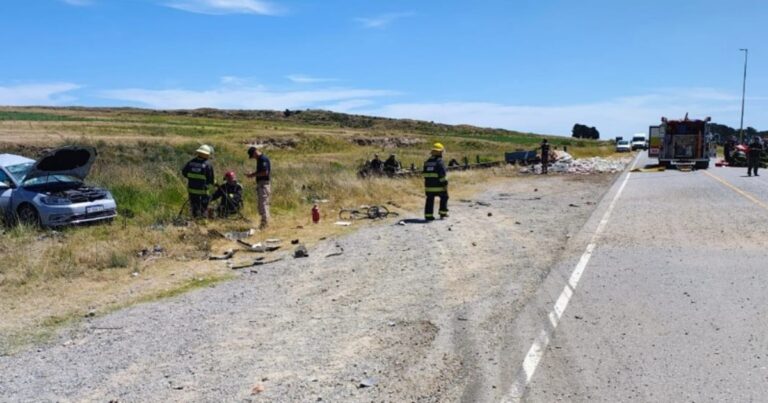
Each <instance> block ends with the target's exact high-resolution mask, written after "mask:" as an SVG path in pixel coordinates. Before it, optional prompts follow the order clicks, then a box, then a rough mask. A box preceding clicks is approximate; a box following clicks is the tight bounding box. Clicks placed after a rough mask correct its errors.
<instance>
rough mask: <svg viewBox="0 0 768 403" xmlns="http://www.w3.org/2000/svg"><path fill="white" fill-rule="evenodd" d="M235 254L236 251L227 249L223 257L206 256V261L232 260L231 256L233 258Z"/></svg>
mask: <svg viewBox="0 0 768 403" xmlns="http://www.w3.org/2000/svg"><path fill="white" fill-rule="evenodd" d="M235 253H237V250H235V249H229V250H227V251H225V252H224V254H223V255H219V256H208V260H229V259H232V257H233V256H235Z"/></svg>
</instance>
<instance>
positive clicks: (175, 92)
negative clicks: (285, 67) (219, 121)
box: [100, 87, 397, 109]
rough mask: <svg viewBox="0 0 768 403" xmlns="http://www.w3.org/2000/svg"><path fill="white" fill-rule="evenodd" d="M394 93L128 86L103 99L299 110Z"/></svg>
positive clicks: (187, 106) (176, 105)
mask: <svg viewBox="0 0 768 403" xmlns="http://www.w3.org/2000/svg"><path fill="white" fill-rule="evenodd" d="M393 95H397V93H396V92H393V91H386V90H368V89H347V88H330V89H323V90H315V91H285V92H279V91H272V90H268V89H265V88H261V87H259V88H229V87H223V88H217V89H212V90H204V91H193V90H184V89H172V90H150V89H141V88H128V89H117V90H109V91H102V92H101V93H100V96H101V97H103V98H108V99H114V100H120V101H128V102H133V103H138V104H142V105H145V106H148V107H151V108H159V109H192V108H203V107H209V108H222V109H285V108H288V109H300V108H313V107H317V106H318V105H321V104H327V103H329V102H330V103H333V102H342V101H348V100H360V99H366V98H379V97H387V96H393Z"/></svg>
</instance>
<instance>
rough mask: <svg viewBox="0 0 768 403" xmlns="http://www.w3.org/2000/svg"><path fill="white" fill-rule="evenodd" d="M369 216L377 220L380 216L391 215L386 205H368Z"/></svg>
mask: <svg viewBox="0 0 768 403" xmlns="http://www.w3.org/2000/svg"><path fill="white" fill-rule="evenodd" d="M367 214H368V218H370V219H373V220H376V219H379V218H385V217H387V216H388V215H389V210H388V209H387V208H386V207H384V206H371V207H368V211H367Z"/></svg>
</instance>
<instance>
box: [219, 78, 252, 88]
mask: <svg viewBox="0 0 768 403" xmlns="http://www.w3.org/2000/svg"><path fill="white" fill-rule="evenodd" d="M219 81H220V82H221V84H222V85H225V86H236V87H243V86H246V85H248V83H249V82H251V81H252V80H251V79H250V78H248V77H238V76H222V77H220V78H219Z"/></svg>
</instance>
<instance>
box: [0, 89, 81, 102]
mask: <svg viewBox="0 0 768 403" xmlns="http://www.w3.org/2000/svg"><path fill="white" fill-rule="evenodd" d="M78 88H80V86H79V85H77V84H72V83H48V84H22V85H15V86H10V87H3V86H0V105H16V106H20V105H61V104H65V103H68V102H72V101H74V100H75V99H76V98H75V97H73V96H70V95H67V94H66V93H67V92H70V91H73V90H76V89H78Z"/></svg>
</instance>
